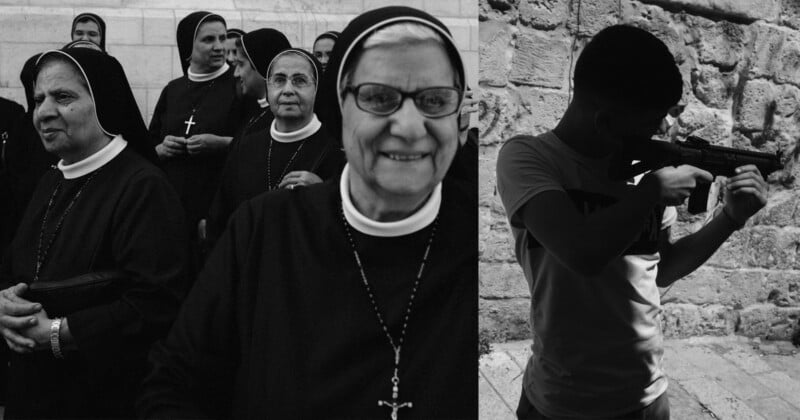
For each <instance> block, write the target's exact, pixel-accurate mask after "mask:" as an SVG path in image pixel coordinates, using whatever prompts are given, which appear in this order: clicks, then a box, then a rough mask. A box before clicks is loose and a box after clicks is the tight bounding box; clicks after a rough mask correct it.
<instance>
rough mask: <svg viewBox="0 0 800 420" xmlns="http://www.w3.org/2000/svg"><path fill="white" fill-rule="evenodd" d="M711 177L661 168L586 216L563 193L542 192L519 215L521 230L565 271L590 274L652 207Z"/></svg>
mask: <svg viewBox="0 0 800 420" xmlns="http://www.w3.org/2000/svg"><path fill="white" fill-rule="evenodd" d="M710 178H711V175H710V174H709V173H708V172H706V171H703V170H701V169H698V168H695V167H693V166H688V165H683V166H679V167H677V168H675V167H667V168H662V169H660V170H658V171H655V172H653V173H651V174H648V175H646V176H645V177H644V178H643V179H642V182H640V183H639V185H637V186H636V187H635V189H634V191H633V193H632V194H631V195H629V196H628V197H626V198H624V199H622V200H620V201H619V202H617V203H616V204H614V205H612V206H609V207H607V208H604V209H601V210H598V211H596V212H593V213H591V214H589V215H587V216H584V215H582V214H580V213H579V212H578V211H577V210H576V209H575V206H574V205H573V204H572V202H571V201H570V200H569V197H568V196H567V194H566V193H565V192H563V191H546V192H542V193H540V194H537V195H535V196H534V197H532V198H531V199H529V200H528V201H527V202H526V203H525V204H524V205H523V207H522V208H520V210H519V216H520V217H521V219H522V221H523V223H524V224H525V227H526V228H527V230H528V231H529V232H530V233H531V234H532V235H533V237H534V238H536V240H537V241H539V242H540V243H541V244H542V246H544V248H545V249H546V250H547V251H548V252H549V253H551V254H552V255H553V256H554V257H555V258H556V259H557V260H559V261H560V262H561V263H562V264H564V265H565V266H566V267H568V268H570V269H571V270H573V271H575V272H577V273H580V274H583V275H589V276H591V275H596V274H599V273H600V272H601V271H603V270H604V269H605V267H606V266H607V265H608V264H610V263H611V262H612V261H613V260H614V259H616V258H618V257H619V256H620V255H622V254H623V253H624V252H625V250H626V249H627V248H628V247H629V246H630V245H631V244H632V243H633V242H634V241H635V240H636V238H637V237H638V235H639V233H640V232H641V230H642V229H643V227H644V224H645V222H646V220H647V217H648V215H649V214H650V211H651V210H652V209H653V207H654V206H655V205H656V204H658V203H663V204H666V205H673V204H677V203H680V202H682V201H683V200H685V199H686V197H688V196H689V194H690V193H691V191H692V189H693V188H694V186H695V184H696V181H697V180H698V179H706V180H709V179H710Z"/></svg>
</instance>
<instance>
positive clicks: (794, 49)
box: [479, 0, 800, 341]
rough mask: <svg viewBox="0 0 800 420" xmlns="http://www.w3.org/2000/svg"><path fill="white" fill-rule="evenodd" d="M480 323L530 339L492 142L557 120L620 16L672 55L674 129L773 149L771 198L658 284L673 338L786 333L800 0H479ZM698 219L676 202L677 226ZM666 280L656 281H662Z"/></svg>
mask: <svg viewBox="0 0 800 420" xmlns="http://www.w3.org/2000/svg"><path fill="white" fill-rule="evenodd" d="M479 8H480V12H479V20H480V50H479V54H480V74H479V83H480V86H481V88H482V92H481V102H480V116H479V117H480V128H481V157H480V174H481V187H480V220H481V242H480V255H481V262H480V274H481V288H480V305H481V306H480V308H481V310H480V328H481V334H482V337H483V338H484V339H489V340H493V341H503V340H506V339H516V338H526V337H529V327H528V321H527V319H528V308H529V292H528V289H527V285H526V284H525V280H524V278H523V276H522V272H521V270H520V268H519V266H518V265H517V263H516V261H515V257H514V253H513V241H512V239H511V236H510V232H509V228H508V224H507V221H506V220H507V219H506V215H505V212H504V210H503V207H502V205H501V203H500V199H499V197H498V196H497V192H496V189H495V178H496V177H495V164H496V158H497V152H498V150H499V148H500V146H501V145H502V143H503V141H504V139H508V138H509V137H511V136H512V135H514V134H516V133H529V134H538V133H541V132H543V131H544V130H547V129H549V128H552V127H554V126H555V123H556V122H557V121H558V119H559V117H560V116H561V114H562V113H563V112H564V110H565V109H566V106H567V104H568V100H569V94H570V92H569V89H570V77H571V74H570V72H571V69H572V65H573V61H572V59H577V57H578V55H579V53H580V50H581V48H582V47H583V46H584V45H585V44H586V42H587V41H588V39H589V38H590V37H591V35H592V34H594V33H596V32H597V31H599V30H600V29H602V28H603V27H605V26H608V25H612V24H616V23H628V24H632V25H636V26H639V27H642V28H645V29H647V30H649V31H651V32H652V33H654V34H655V35H656V36H658V37H659V38H660V39H661V40H662V41H664V42H665V43H666V44H667V46H668V47H669V48H670V50H671V51H672V53H673V54H674V55H675V57H676V59H677V61H678V64H679V68H680V70H681V73H682V75H683V80H684V96H683V102H684V103H685V104H686V110H685V112H683V114H682V115H681V116H680V118H679V119H678V121H677V128H678V133H679V134H680V135H688V134H697V135H700V136H702V137H704V138H707V139H710V140H712V141H714V142H715V143H717V144H720V145H725V146H733V147H739V148H747V149H754V150H760V151H770V152H772V151H776V150H780V151H782V152H783V154H784V162H785V165H786V166H785V170H784V171H781V172H779V173H776V174H774V175H773V176H771V177H770V198H769V204H768V205H767V208H766V209H764V210H763V211H761V212H760V213H759V214H757V215H756V217H754V219H752V220H751V222H749V223H748V225H747V226H746V227H745V228H744V229H742V230H741V231H739V232H737V233H735V234H734V235H733V236H732V237H731V238H730V239H729V240H728V241H727V243H726V244H725V245H723V246H722V248H720V249H719V251H718V252H717V253H716V254H715V255H714V256H713V257H712V258H711V259H710V260H709V261H708V262H707V263H706V264H705V265H704V266H702V267H701V268H700V269H699V270H697V271H696V272H695V273H693V274H691V275H690V276H688V278H686V279H683V280H681V281H679V282H677V283H676V284H675V285H674V286H673V288H672V289H671V290H669V291H668V292H666V293H665V294H664V295H663V299H662V300H663V304H664V314H665V322H664V332H665V334H666V335H667V336H673V337H674V336H680V337H682V336H691V335H699V334H719V335H722V334H742V335H748V336H767V337H770V338H779V339H786V338H789V337H790V336H791V335H792V334H793V333H796V332H797V330H798V318H800V253H798V250H799V249H800V194H798V191H797V188H798V187H797V184H798V183H797V182H796V181H795V178H796V177H797V176H798V174H800V165H797V162H796V161H797V156H798V154H800V147H798V136H800V109H798V103H799V102H800V101H799V99H800V89H798V88H800V1H797V0H641V1H634V0H480V2H479ZM701 219H702V217H690V216H689V215H688V214H687V213H686V212H685V211H684V209H681V210H680V218H679V223H678V226H677V228H676V229H673V231H674V232H673V236H674V237H676V238H677V237H681V236H683V235H686V234H688V233H691V232H694V231H696V230H697V229H699V228H700V226H701V225H702V220H701ZM662 292H664V291H662Z"/></svg>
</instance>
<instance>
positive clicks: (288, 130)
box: [208, 32, 345, 245]
mask: <svg viewBox="0 0 800 420" xmlns="http://www.w3.org/2000/svg"><path fill="white" fill-rule="evenodd" d="M251 34H253V32H250V33H248V34H247V35H245V38H247V37H248V36H250V35H251ZM296 58H299V59H300V61H301V62H302V63H301V64H300V66H299V67H291V68H296V69H298V71H301V72H302V73H293V74H292V75H291V76H292V77H298V76H304V77H306V78H307V80H308V81H309V82H310V85H309V86H304V87H302V88H300V87H298V86H295V85H294V84H293V83H289V82H288V81H285V83H284V85H281V86H276V85H272V86H270V87H269V88H266V89H265V90H268V91H269V92H268V93H267V92H265V95H267V97H268V98H269V102H270V103H272V106H271V108H275V110H276V113H277V115H275V116H274V117H273V118H270V124H269V126H268V127H264V128H262V129H261V130H259V131H254V132H251V133H250V134H248V135H246V136H245V137H244V138H242V139H241V140H240V141H238V142H236V144H234V146H233V149H232V150H231V152H230V154H229V155H228V160H227V162H225V169H223V171H222V179H221V181H220V188H219V191H217V194H216V196H215V197H214V202H213V203H212V204H211V210H210V212H209V219H208V220H209V223H208V237H209V241H210V242H211V244H210V245H213V243H214V242H215V241H216V238H217V237H219V234H221V233H222V231H223V230H224V229H225V225H226V224H227V222H228V218H229V217H230V215H231V214H232V213H233V212H234V210H236V208H237V207H239V205H240V204H241V203H243V202H244V201H246V200H249V199H251V198H253V197H255V196H257V195H259V194H261V193H263V192H266V191H271V190H276V189H278V188H289V189H291V188H295V187H303V186H308V185H311V184H313V183H317V182H322V181H324V180H327V179H330V178H334V177H336V176H337V175H339V173H341V171H342V167H343V166H344V163H345V160H344V154H343V153H342V151H341V150H339V149H338V148H337V147H336V143H335V142H334V141H333V138H332V136H331V135H330V134H329V133H328V132H327V131H326V130H325V128H324V127H323V126H322V123H320V121H319V119H318V118H317V115H316V113H315V112H314V109H315V104H316V102H315V96H316V91H317V83H318V80H319V78H320V76H321V75H322V67H321V65H320V63H319V61H317V60H316V59H315V58H314V57H313V56H312V55H311V54H309V53H308V52H307V51H305V50H301V49H297V48H289V49H286V50H284V51H282V52H280V53H277V55H274V56H273V58H272V59H271V60H270V61H269V62H267V65H266V66H264V68H263V74H264V78H262V79H261V83H262V84H264V86H265V87H266V86H267V84H268V82H267V80H266V79H267V75H270V76H273V77H274V78H283V79H286V77H287V74H286V73H285V72H284V71H283V69H288V68H290V67H287V64H290V63H291V60H293V59H296ZM245 65H247V64H245ZM276 68H277V71H278V73H276V71H275V70H276ZM259 73H260V71H259ZM259 77H260V76H259ZM295 103H297V104H298V105H295ZM287 104H288V105H287ZM295 107H298V108H300V109H301V112H299V113H297V112H295Z"/></svg>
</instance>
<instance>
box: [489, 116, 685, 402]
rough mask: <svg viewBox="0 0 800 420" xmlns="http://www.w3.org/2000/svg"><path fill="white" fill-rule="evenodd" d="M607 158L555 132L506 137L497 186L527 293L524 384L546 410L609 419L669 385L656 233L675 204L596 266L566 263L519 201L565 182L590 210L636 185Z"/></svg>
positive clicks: (656, 213)
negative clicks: (529, 351)
mask: <svg viewBox="0 0 800 420" xmlns="http://www.w3.org/2000/svg"><path fill="white" fill-rule="evenodd" d="M608 168H609V159H605V158H604V159H593V158H588V157H586V156H583V155H580V154H579V153H577V152H576V151H575V150H574V149H572V148H570V147H569V146H568V145H567V144H566V143H564V142H562V141H561V140H560V139H559V138H558V137H556V135H555V134H554V133H552V132H547V133H544V134H542V135H540V136H537V137H531V136H518V137H514V138H512V139H510V140H509V141H508V142H506V144H505V145H504V146H503V148H502V150H501V151H500V155H499V157H498V161H497V187H498V192H499V194H500V198H501V199H502V201H503V205H504V206H505V209H506V213H507V214H508V217H509V221H510V224H511V230H512V233H513V235H514V239H515V251H516V256H517V260H518V261H519V263H520V265H521V266H522V269H523V272H524V273H525V278H526V280H527V281H528V285H529V287H530V293H531V298H532V301H531V313H530V320H531V325H532V329H533V331H534V333H533V356H532V357H531V359H530V360H529V361H528V366H527V368H526V370H525V376H524V382H523V386H524V389H525V392H526V395H527V397H528V399H529V400H530V401H531V403H532V404H533V405H534V406H535V407H536V408H537V410H538V411H540V412H542V413H543V414H544V415H546V416H548V417H554V418H605V417H609V416H616V415H621V414H625V413H627V412H630V411H634V410H636V409H639V408H642V407H645V406H647V405H649V404H650V403H651V402H653V401H654V400H655V399H656V398H658V397H659V396H660V395H661V394H662V393H664V391H666V388H667V379H666V377H665V376H664V373H663V371H662V369H661V359H662V355H663V350H662V334H661V315H660V313H661V303H660V296H659V291H658V287H657V286H656V275H657V273H658V262H659V260H660V256H659V253H658V236H659V234H660V231H661V230H663V229H666V228H668V227H669V226H671V225H672V224H673V223H674V221H675V219H676V217H677V212H676V211H675V208H674V207H666V208H665V207H663V206H656V207H655V208H654V209H653V210H652V212H651V214H650V216H649V217H648V220H647V222H646V225H645V226H644V228H643V230H642V233H641V234H640V237H639V238H638V239H637V240H636V241H635V242H634V243H633V244H632V245H631V246H630V248H628V250H627V251H626V252H625V253H624V255H623V256H621V257H619V258H618V259H617V260H615V261H613V262H612V263H611V264H609V265H608V266H607V267H606V268H605V269H604V270H603V271H602V272H601V273H600V274H598V275H595V276H583V275H580V274H578V273H576V272H575V271H573V270H570V269H569V268H567V267H566V266H564V265H562V264H561V263H560V262H559V261H558V260H557V259H556V258H555V257H554V256H553V255H552V254H551V253H549V252H548V251H547V250H546V249H545V248H544V247H542V245H541V244H540V243H539V242H538V241H537V240H536V238H534V237H533V236H532V235H531V234H530V233H529V232H528V231H527V230H526V228H525V225H524V224H523V222H522V219H521V217H520V214H518V213H519V210H520V209H521V208H522V207H523V206H524V205H525V203H527V202H528V201H529V200H530V199H531V198H532V197H534V196H536V195H537V194H540V193H542V192H545V191H563V192H565V193H566V194H567V195H568V196H569V197H570V199H571V200H572V201H573V203H574V204H575V206H576V207H577V208H578V210H579V211H580V212H581V213H583V214H585V215H588V214H590V213H592V212H593V211H596V210H598V209H601V208H604V207H608V206H610V205H613V204H614V203H616V202H617V201H618V200H620V199H621V198H623V197H625V195H626V194H630V193H631V191H632V189H633V188H634V186H633V185H632V184H629V183H627V182H624V181H612V180H611V179H610V178H609V176H608Z"/></svg>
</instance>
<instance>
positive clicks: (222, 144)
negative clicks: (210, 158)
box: [186, 134, 233, 155]
mask: <svg viewBox="0 0 800 420" xmlns="http://www.w3.org/2000/svg"><path fill="white" fill-rule="evenodd" d="M232 139H233V137H222V136H216V135H214V134H195V135H193V136H192V137H189V138H188V139H186V150H187V151H188V152H189V154H190V155H199V154H206V153H217V152H222V151H225V150H227V149H228V145H230V144H231V140H232Z"/></svg>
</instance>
